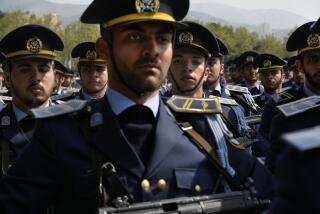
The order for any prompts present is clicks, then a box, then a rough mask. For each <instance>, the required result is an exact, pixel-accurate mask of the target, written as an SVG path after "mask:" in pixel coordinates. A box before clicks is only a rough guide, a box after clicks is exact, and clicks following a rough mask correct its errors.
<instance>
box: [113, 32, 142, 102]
mask: <svg viewBox="0 0 320 214" xmlns="http://www.w3.org/2000/svg"><path fill="white" fill-rule="evenodd" d="M107 33H108V38H109V39H108V41H107V42H108V45H109V50H110V54H109V55H110V58H111V66H112V67H113V70H114V71H115V73H116V75H117V76H118V78H119V80H120V82H122V84H124V85H125V86H126V87H127V88H129V89H130V90H131V91H132V92H134V93H135V94H136V95H138V96H139V97H143V96H144V94H145V93H142V92H140V91H138V90H136V89H135V88H133V87H132V86H131V85H130V84H128V83H127V82H126V80H125V79H124V78H123V76H122V75H121V72H120V71H119V69H118V66H117V64H116V60H115V57H114V54H113V45H112V41H113V36H112V33H111V31H107Z"/></svg>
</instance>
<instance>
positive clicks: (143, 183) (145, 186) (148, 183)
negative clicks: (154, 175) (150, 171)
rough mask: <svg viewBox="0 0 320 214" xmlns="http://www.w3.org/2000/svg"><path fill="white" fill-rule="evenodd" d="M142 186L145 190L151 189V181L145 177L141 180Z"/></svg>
mask: <svg viewBox="0 0 320 214" xmlns="http://www.w3.org/2000/svg"><path fill="white" fill-rule="evenodd" d="M141 188H142V189H143V190H144V191H148V190H149V189H150V182H149V181H148V180H147V179H143V180H142V181H141Z"/></svg>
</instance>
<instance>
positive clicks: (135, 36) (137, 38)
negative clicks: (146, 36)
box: [130, 34, 142, 40]
mask: <svg viewBox="0 0 320 214" xmlns="http://www.w3.org/2000/svg"><path fill="white" fill-rule="evenodd" d="M130 39H131V40H140V39H142V36H140V35H138V34H131V35H130Z"/></svg>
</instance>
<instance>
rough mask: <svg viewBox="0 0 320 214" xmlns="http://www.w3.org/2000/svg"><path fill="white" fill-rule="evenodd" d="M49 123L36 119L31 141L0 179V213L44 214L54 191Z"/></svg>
mask: <svg viewBox="0 0 320 214" xmlns="http://www.w3.org/2000/svg"><path fill="white" fill-rule="evenodd" d="M51 130H53V129H51V128H50V126H49V124H44V123H42V122H41V121H39V123H38V126H37V128H36V130H35V133H34V137H33V139H32V142H31V143H29V144H28V145H27V147H26V148H25V151H24V152H23V153H22V154H21V155H20V156H19V157H18V158H17V159H16V161H15V162H14V163H13V164H12V166H11V168H10V169H9V170H8V172H7V173H6V174H5V175H4V176H3V177H2V179H1V181H0V213H2V214H11V213H12V214H13V213H15V214H16V213H26V214H28V213H30V214H31V213H32V214H38V213H46V211H47V208H48V207H49V206H50V204H51V203H52V200H53V198H54V197H55V194H57V189H58V188H57V186H58V185H57V181H58V179H59V178H58V175H59V173H58V168H59V167H58V165H59V164H58V163H59V161H58V160H57V158H56V155H55V147H54V143H53V142H51V141H52V140H51V139H52V137H51V136H52V133H51Z"/></svg>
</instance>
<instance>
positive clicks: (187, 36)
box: [179, 32, 193, 44]
mask: <svg viewBox="0 0 320 214" xmlns="http://www.w3.org/2000/svg"><path fill="white" fill-rule="evenodd" d="M192 42H193V35H192V33H190V32H182V33H180V35H179V43H187V44H190V43H192Z"/></svg>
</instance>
